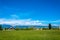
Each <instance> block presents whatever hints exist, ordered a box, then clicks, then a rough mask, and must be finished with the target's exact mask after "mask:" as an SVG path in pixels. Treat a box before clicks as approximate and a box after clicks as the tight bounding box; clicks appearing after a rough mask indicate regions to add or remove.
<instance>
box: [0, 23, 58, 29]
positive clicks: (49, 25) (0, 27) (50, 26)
mask: <svg viewBox="0 0 60 40" xmlns="http://www.w3.org/2000/svg"><path fill="white" fill-rule="evenodd" d="M7 29H9V28H5V30H7ZM11 29H13V28H11ZM33 29H34V27H31V28H14V30H33ZM42 29H44V30H46V29H48V30H51V29H52V25H51V24H50V23H49V24H48V28H42ZM58 29H59V28H58ZM0 30H3V28H2V25H0Z"/></svg>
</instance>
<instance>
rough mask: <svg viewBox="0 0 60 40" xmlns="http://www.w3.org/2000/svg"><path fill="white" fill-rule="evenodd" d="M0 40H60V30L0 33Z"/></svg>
mask: <svg viewBox="0 0 60 40" xmlns="http://www.w3.org/2000/svg"><path fill="white" fill-rule="evenodd" d="M0 40H60V30H18V31H15V30H14V31H0Z"/></svg>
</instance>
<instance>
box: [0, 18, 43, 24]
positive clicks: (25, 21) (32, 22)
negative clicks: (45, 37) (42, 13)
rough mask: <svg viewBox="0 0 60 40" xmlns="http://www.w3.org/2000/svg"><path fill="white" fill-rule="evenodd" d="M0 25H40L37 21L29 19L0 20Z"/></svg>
mask: <svg viewBox="0 0 60 40" xmlns="http://www.w3.org/2000/svg"><path fill="white" fill-rule="evenodd" d="M0 24H10V25H42V23H40V22H39V21H36V20H30V19H21V20H16V19H14V20H12V19H0Z"/></svg>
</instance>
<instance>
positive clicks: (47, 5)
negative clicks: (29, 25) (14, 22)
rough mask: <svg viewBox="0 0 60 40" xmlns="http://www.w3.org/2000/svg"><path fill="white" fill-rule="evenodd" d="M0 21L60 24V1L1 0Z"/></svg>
mask: <svg viewBox="0 0 60 40" xmlns="http://www.w3.org/2000/svg"><path fill="white" fill-rule="evenodd" d="M0 19H7V20H8V19H18V20H22V19H23V20H25V19H31V20H39V21H44V23H54V24H60V0H0ZM46 21H47V22H46ZM53 21H54V22H53Z"/></svg>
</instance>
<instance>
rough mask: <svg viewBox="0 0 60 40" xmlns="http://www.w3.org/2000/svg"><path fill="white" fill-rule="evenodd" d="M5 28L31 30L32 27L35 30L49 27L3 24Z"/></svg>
mask: <svg viewBox="0 0 60 40" xmlns="http://www.w3.org/2000/svg"><path fill="white" fill-rule="evenodd" d="M2 27H3V28H10V27H14V28H16V27H17V28H30V27H34V28H48V26H39V25H15V26H12V25H8V24H2ZM52 27H53V28H57V27H58V26H52Z"/></svg>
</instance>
